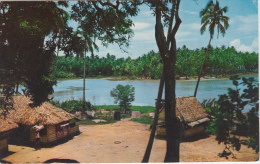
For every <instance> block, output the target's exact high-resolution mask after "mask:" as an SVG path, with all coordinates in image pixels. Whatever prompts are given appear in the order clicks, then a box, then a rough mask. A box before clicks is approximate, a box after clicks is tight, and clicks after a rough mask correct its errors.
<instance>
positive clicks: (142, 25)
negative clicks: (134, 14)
mask: <svg viewBox="0 0 260 164" xmlns="http://www.w3.org/2000/svg"><path fill="white" fill-rule="evenodd" d="M148 27H151V24H150V23H142V22H135V23H134V26H133V27H132V29H133V30H143V29H146V28H148Z"/></svg>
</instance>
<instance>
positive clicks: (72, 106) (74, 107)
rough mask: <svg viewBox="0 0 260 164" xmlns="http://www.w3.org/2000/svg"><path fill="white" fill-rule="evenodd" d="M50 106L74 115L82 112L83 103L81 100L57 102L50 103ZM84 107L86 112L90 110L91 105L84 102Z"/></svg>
mask: <svg viewBox="0 0 260 164" xmlns="http://www.w3.org/2000/svg"><path fill="white" fill-rule="evenodd" d="M51 104H53V105H54V106H57V107H59V108H62V109H64V110H65V111H67V112H70V113H74V112H76V111H82V107H83V101H82V100H66V101H64V102H59V101H51ZM85 106H86V108H87V110H92V109H93V105H92V104H91V103H90V102H88V101H86V102H85Z"/></svg>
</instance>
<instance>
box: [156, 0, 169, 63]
mask: <svg viewBox="0 0 260 164" xmlns="http://www.w3.org/2000/svg"><path fill="white" fill-rule="evenodd" d="M160 6H161V4H160V2H157V4H156V10H155V14H156V24H155V39H156V43H157V46H158V48H159V51H160V53H161V56H162V58H163V59H165V55H166V54H167V47H166V38H165V35H164V31H163V25H162V18H161V16H162V13H161V9H160Z"/></svg>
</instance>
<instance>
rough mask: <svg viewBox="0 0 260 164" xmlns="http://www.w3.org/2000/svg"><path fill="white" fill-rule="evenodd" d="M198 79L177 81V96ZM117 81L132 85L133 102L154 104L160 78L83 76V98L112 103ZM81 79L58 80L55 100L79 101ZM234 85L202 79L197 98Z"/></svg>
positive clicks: (223, 91)
mask: <svg viewBox="0 0 260 164" xmlns="http://www.w3.org/2000/svg"><path fill="white" fill-rule="evenodd" d="M243 77H254V78H256V79H257V80H258V74H252V75H245V76H243ZM196 83H197V80H196V79H194V80H177V83H176V96H177V97H179V96H191V95H193V94H194V90H195V86H196ZM118 84H122V85H127V84H129V85H132V86H133V87H135V100H134V101H133V103H132V105H136V106H155V99H156V98H157V92H158V87H159V80H149V81H142V80H124V81H110V80H106V79H86V100H87V101H90V102H91V103H92V104H93V105H113V104H114V99H113V98H112V97H110V91H111V90H112V89H113V88H115V87H116V86H117V85H118ZM82 86H83V80H82V79H74V80H61V81H58V83H57V85H56V86H54V93H53V94H52V95H51V96H50V97H54V100H57V101H60V102H62V101H66V100H71V99H75V100H80V99H82V94H83V91H82ZM228 88H233V89H235V86H233V85H232V81H231V80H229V79H205V80H202V81H201V82H200V85H199V89H198V93H197V99H198V100H199V101H200V102H202V101H203V100H204V99H213V98H216V99H217V98H218V95H221V94H227V89H228Z"/></svg>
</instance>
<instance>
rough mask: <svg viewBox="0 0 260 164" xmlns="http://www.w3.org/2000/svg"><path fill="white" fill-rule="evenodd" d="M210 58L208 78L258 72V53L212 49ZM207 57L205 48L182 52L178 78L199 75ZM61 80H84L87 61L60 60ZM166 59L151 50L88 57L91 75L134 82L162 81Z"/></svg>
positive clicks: (205, 73)
mask: <svg viewBox="0 0 260 164" xmlns="http://www.w3.org/2000/svg"><path fill="white" fill-rule="evenodd" d="M209 51H210V57H209V58H207V59H206V62H205V64H204V66H203V67H204V69H203V70H205V71H204V72H203V75H204V76H206V75H207V76H227V75H231V74H236V73H247V72H257V71H258V53H255V52H252V53H249V52H237V51H236V50H235V48H234V47H225V46H222V47H216V48H211V49H210V50H209ZM204 56H205V49H204V48H201V49H195V50H190V49H188V48H186V47H185V46H183V47H182V48H179V49H178V52H177V62H176V68H177V70H176V75H177V76H178V77H180V76H185V77H186V78H189V77H194V76H197V75H198V73H199V71H200V68H201V65H202V63H203V60H204ZM54 70H55V71H54V75H55V76H56V77H57V78H72V77H81V76H82V75H83V59H82V58H80V57H57V59H56V63H55V69H54ZM161 70H162V60H161V57H160V54H159V53H155V52H154V51H150V52H148V53H147V54H144V55H143V56H141V57H138V58H137V59H131V58H130V57H127V58H118V59H116V57H115V56H114V55H110V54H109V53H108V54H107V56H106V57H99V56H97V55H96V56H90V57H89V56H88V57H87V58H86V75H87V76H98V75H101V76H127V77H129V78H130V79H136V78H151V79H159V78H160V76H161V72H162V71H161Z"/></svg>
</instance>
